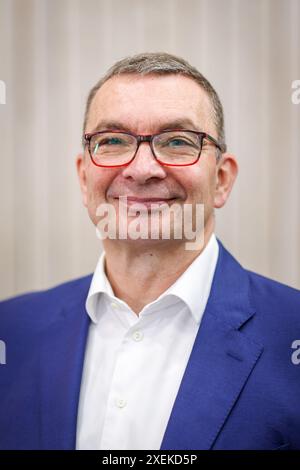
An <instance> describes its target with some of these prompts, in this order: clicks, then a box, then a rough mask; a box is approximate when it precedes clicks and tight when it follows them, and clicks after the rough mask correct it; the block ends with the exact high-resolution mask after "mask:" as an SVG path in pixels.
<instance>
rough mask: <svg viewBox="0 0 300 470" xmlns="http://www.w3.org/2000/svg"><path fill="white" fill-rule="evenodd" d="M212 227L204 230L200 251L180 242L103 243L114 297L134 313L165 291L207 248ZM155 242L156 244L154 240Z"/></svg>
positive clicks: (121, 241)
mask: <svg viewBox="0 0 300 470" xmlns="http://www.w3.org/2000/svg"><path fill="white" fill-rule="evenodd" d="M213 229H214V226H213V224H212V226H210V227H208V226H206V227H205V229H204V244H203V246H202V247H201V249H199V250H186V249H185V243H183V242H182V240H180V241H179V240H173V241H172V242H171V243H170V240H159V243H153V242H152V243H151V244H149V243H148V244H147V243H144V244H142V242H143V240H141V241H140V242H141V243H140V244H138V243H137V241H132V242H127V241H126V243H125V242H124V241H123V240H109V239H107V240H104V241H103V246H104V249H105V270H106V275H107V278H108V280H109V282H110V284H111V286H112V289H113V291H114V294H115V296H116V297H118V298H119V299H121V300H123V301H124V302H126V303H127V304H128V306H129V307H130V308H131V309H132V310H133V311H134V312H135V313H136V314H137V315H139V312H140V311H141V310H142V309H143V307H144V306H145V305H147V304H149V303H150V302H153V301H154V300H155V299H157V297H159V296H160V295H161V294H162V293H163V292H164V291H165V290H166V289H168V288H169V287H170V286H171V285H172V284H173V283H174V282H175V281H176V280H177V279H178V278H179V277H180V276H181V274H182V273H183V272H184V271H185V270H186V269H187V268H188V266H189V265H190V264H191V263H192V262H193V261H194V259H195V258H196V257H197V256H199V254H200V253H201V252H202V251H203V250H204V248H205V247H206V245H207V243H208V241H209V239H210V237H211V235H212V233H213ZM157 242H158V241H157Z"/></svg>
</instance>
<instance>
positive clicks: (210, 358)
mask: <svg viewBox="0 0 300 470" xmlns="http://www.w3.org/2000/svg"><path fill="white" fill-rule="evenodd" d="M219 248H220V251H219V258H218V262H217V266H216V272H215V276H214V280H213V284H212V288H211V294H210V297H209V300H208V303H207V306H206V309H205V312H204V316H203V319H202V322H201V325H200V328H199V331H198V334H197V337H196V340H195V343H194V346H193V350H192V352H191V356H190V359H189V362H188V364H187V367H186V370H185V373H184V376H183V379H182V382H181V386H180V388H179V391H178V394H177V397H176V400H175V403H174V406H173V410H172V413H171V416H170V419H169V422H168V426H167V429H166V432H165V435H164V438H163V441H162V445H161V450H165V449H185V450H188V449H194V450H195V449H199V450H200V449H210V448H212V446H213V444H214V442H215V440H216V438H217V436H218V434H219V432H220V431H221V429H222V426H223V425H224V423H225V421H226V419H227V418H228V416H229V414H230V412H231V410H232V407H233V406H234V404H235V402H236V400H237V399H238V397H239V394H240V393H241V391H242V389H243V387H244V385H245V383H246V381H247V379H248V377H249V375H250V373H251V371H252V369H253V368H254V367H255V364H256V362H257V360H258V359H259V356H260V355H261V353H262V350H263V348H262V346H261V345H259V344H257V343H256V342H254V341H253V340H252V339H251V338H249V337H247V336H246V335H245V334H244V333H243V332H241V331H240V329H241V327H242V326H243V324H244V323H245V322H247V321H248V320H250V319H251V318H252V317H253V315H254V314H255V311H254V308H253V306H252V305H251V303H250V300H249V280H248V275H247V272H246V271H245V270H244V269H243V268H242V267H241V266H240V265H239V264H238V263H237V261H235V260H234V258H233V257H232V256H231V255H230V254H229V253H228V252H227V251H226V250H225V248H224V247H223V246H222V244H221V243H220V242H219Z"/></svg>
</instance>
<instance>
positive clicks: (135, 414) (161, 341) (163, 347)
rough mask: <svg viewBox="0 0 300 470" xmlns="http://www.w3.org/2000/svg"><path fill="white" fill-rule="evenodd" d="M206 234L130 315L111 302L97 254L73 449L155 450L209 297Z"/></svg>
mask: <svg viewBox="0 0 300 470" xmlns="http://www.w3.org/2000/svg"><path fill="white" fill-rule="evenodd" d="M218 251H219V247H218V242H217V240H216V237H215V235H214V234H213V235H212V236H211V238H210V240H209V242H208V244H207V246H206V247H205V249H204V250H203V252H202V253H201V254H200V255H199V256H198V257H197V258H196V259H195V260H194V261H193V262H192V264H191V265H190V266H189V267H188V268H187V269H186V271H185V272H184V273H183V274H182V275H181V276H180V277H179V278H178V279H177V280H176V282H175V283H174V284H173V285H172V286H171V287H169V288H168V289H167V290H166V291H165V292H164V293H163V294H161V295H160V296H159V297H158V298H157V299H156V300H155V301H153V302H151V303H149V304H148V305H146V306H145V307H144V308H143V309H142V311H141V312H140V313H139V316H137V315H136V314H135V313H134V312H133V311H132V310H131V309H130V307H129V306H128V305H127V304H126V303H125V302H124V301H122V300H120V299H119V298H117V297H115V295H114V293H113V290H112V287H111V285H110V283H109V281H108V279H107V277H106V275H105V271H104V258H105V253H102V255H101V256H100V259H99V262H98V264H97V267H96V270H95V273H94V276H93V279H92V282H91V286H90V289H89V293H88V297H87V301H86V310H87V312H88V314H89V316H90V318H91V320H92V321H91V324H90V327H89V334H88V341H87V348H86V354H85V361H84V369H83V377H82V382H81V390H80V400H79V410H78V420H77V442H76V448H77V449H96V450H101V449H105V450H115V449H120V450H124V449H130V450H136V449H145V450H159V449H160V446H161V443H162V440H163V436H164V433H165V430H166V427H167V424H168V420H169V418H170V415H171V412H172V408H173V405H174V402H175V399H176V395H177V392H178V389H179V386H180V382H181V380H182V377H183V374H184V371H185V368H186V366H187V363H188V360H189V356H190V353H191V351H192V347H193V344H194V340H195V337H196V335H197V332H198V328H199V325H200V321H201V318H202V315H203V312H204V309H205V306H206V303H207V300H208V297H209V293H210V289H211V284H212V279H213V276H214V271H215V267H216V262H217V258H218Z"/></svg>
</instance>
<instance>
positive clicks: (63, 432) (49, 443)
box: [38, 276, 92, 450]
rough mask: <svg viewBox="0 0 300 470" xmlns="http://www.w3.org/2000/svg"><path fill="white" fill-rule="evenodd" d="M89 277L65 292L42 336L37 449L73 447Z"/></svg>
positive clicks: (84, 339)
mask: <svg viewBox="0 0 300 470" xmlns="http://www.w3.org/2000/svg"><path fill="white" fill-rule="evenodd" d="M91 279H92V276H88V277H85V278H83V279H82V280H80V281H78V284H77V285H75V286H74V288H73V289H70V290H68V291H66V292H65V296H64V301H63V305H62V306H61V307H60V312H59V315H58V319H57V320H56V321H55V322H54V323H53V324H52V326H51V328H49V329H47V331H46V332H45V335H44V336H45V338H44V339H43V338H41V342H42V352H41V355H40V367H39V371H40V372H39V373H40V380H39V383H40V390H39V393H38V396H39V397H40V404H39V407H40V414H39V416H40V418H39V419H40V422H39V427H40V430H41V433H40V448H41V449H66V450H68V449H74V448H75V445H76V422H77V411H78V403H79V394H80V383H81V377H82V371H83V363H84V353H85V347H86V341H87V334H88V327H89V323H90V320H89V317H88V315H87V312H86V310H85V300H86V297H87V293H88V289H89V285H90V282H91Z"/></svg>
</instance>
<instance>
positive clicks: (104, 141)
mask: <svg viewBox="0 0 300 470" xmlns="http://www.w3.org/2000/svg"><path fill="white" fill-rule="evenodd" d="M122 144H124V140H123V139H120V138H119V137H107V138H105V139H102V140H101V142H99V143H98V145H122Z"/></svg>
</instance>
